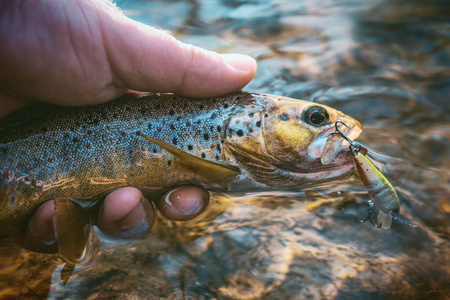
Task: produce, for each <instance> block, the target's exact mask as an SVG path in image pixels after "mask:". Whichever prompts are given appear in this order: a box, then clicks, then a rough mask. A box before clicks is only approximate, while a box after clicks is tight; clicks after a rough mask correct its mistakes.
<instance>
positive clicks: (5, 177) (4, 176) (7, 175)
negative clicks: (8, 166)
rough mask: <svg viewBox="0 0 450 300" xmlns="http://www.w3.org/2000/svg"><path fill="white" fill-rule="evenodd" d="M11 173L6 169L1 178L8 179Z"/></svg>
mask: <svg viewBox="0 0 450 300" xmlns="http://www.w3.org/2000/svg"><path fill="white" fill-rule="evenodd" d="M10 175H11V174H10V173H9V172H8V171H5V172H3V179H9V176H10Z"/></svg>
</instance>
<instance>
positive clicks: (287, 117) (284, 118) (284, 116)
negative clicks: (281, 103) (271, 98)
mask: <svg viewBox="0 0 450 300" xmlns="http://www.w3.org/2000/svg"><path fill="white" fill-rule="evenodd" d="M279 118H280V120H281V121H288V120H289V119H290V118H289V116H288V115H287V114H285V113H282V114H281V115H280V117H279Z"/></svg>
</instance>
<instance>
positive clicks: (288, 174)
mask: <svg viewBox="0 0 450 300" xmlns="http://www.w3.org/2000/svg"><path fill="white" fill-rule="evenodd" d="M286 99H287V100H286ZM295 101H298V102H295ZM285 102H286V103H288V104H287V105H286V107H288V108H289V109H290V108H292V109H291V112H289V109H288V108H285V106H284V103H285ZM305 103H306V104H305ZM308 105H311V103H310V102H306V101H300V100H293V99H288V98H281V97H275V96H269V95H260V94H252V93H244V92H237V93H233V94H230V95H227V96H223V97H218V98H208V99H187V98H183V97H178V96H174V95H169V94H161V95H160V94H144V95H143V94H137V93H136V94H127V95H124V96H122V97H120V98H118V99H116V100H114V101H111V102H109V103H105V104H101V105H96V106H90V107H60V106H53V105H48V106H45V105H40V106H35V107H28V108H26V109H25V110H23V111H21V112H18V113H17V114H16V115H13V116H11V117H10V118H7V119H5V120H2V121H0V236H7V235H11V234H14V233H16V232H17V231H19V230H20V229H21V228H22V227H23V226H24V224H25V223H26V220H28V219H29V217H30V215H31V214H32V213H33V211H34V210H35V209H36V208H37V207H38V206H39V205H40V204H42V203H43V202H45V201H47V200H49V199H52V198H55V197H57V196H67V197H69V198H70V199H72V200H73V201H75V202H76V203H78V204H80V205H81V206H84V207H89V206H91V205H92V204H93V203H95V202H96V201H97V200H98V199H99V198H101V197H102V196H104V195H105V194H107V193H108V192H109V191H111V190H113V189H115V188H118V187H122V186H133V187H138V188H140V189H141V190H144V191H145V190H159V191H163V190H167V189H168V188H170V187H173V186H177V185H180V184H195V185H199V186H203V187H205V188H207V189H211V190H216V191H250V190H254V189H265V188H267V187H270V186H296V185H297V186H298V185H301V184H310V183H315V182H321V181H322V182H323V181H324V180H329V179H333V178H337V177H339V176H343V175H346V174H348V173H349V169H348V168H347V169H345V170H344V169H342V170H339V171H336V170H335V171H336V172H335V173H336V174H334V175H332V176H329V175H327V176H324V177H323V178H317V177H314V176H309V177H308V176H306V175H305V174H303V173H302V175H301V176H299V175H298V173H294V172H293V171H292V170H289V168H291V169H292V168H293V167H296V168H303V169H305V170H306V169H307V167H308V166H311V167H312V168H313V169H317V168H320V166H319V165H318V163H319V162H318V160H317V159H316V158H314V159H313V158H311V157H309V158H308V160H306V161H305V160H304V159H300V160H299V159H298V158H296V156H302V155H303V156H305V155H306V154H307V153H308V151H309V150H310V149H309V148H308V147H310V146H311V143H312V142H313V141H314V138H316V137H317V135H318V134H320V132H322V131H324V130H326V129H330V130H331V128H332V123H334V120H335V119H337V118H341V119H342V118H344V119H342V120H343V121H345V122H346V123H347V124H352V120H353V119H351V118H350V119H351V120H350V119H346V116H345V115H343V114H342V113H340V112H337V111H334V110H332V109H330V108H326V109H327V110H328V111H329V114H330V120H329V122H328V123H329V125H328V124H325V125H326V126H324V127H323V128H307V127H308V126H305V124H302V122H303V121H302V120H301V118H300V116H301V114H302V111H303V110H304V108H305V107H306V106H308ZM280 109H281V110H282V111H285V110H286V112H278V111H279V110H280ZM279 114H283V117H279ZM286 114H297V115H296V116H294V115H292V116H291V117H292V120H291V122H292V121H293V120H294V119H295V118H297V119H298V120H297V121H296V122H297V123H298V126H300V127H301V128H300V129H295V128H293V129H295V130H297V131H295V130H294V132H297V133H296V134H297V135H295V134H294V135H292V134H289V136H283V135H284V134H285V133H283V131H285V128H286V126H287V119H289V116H288V118H286V116H285V115H286ZM348 118H349V117H348ZM353 121H354V120H353ZM355 122H356V123H357V121H355ZM355 122H353V124H356V123H355ZM297 123H296V124H297ZM280 124H281V125H282V126H281V125H280ZM293 124H294V123H293ZM358 124H359V123H357V125H358ZM279 125H280V126H281V127H280V126H279ZM277 126H278V127H280V128H281V129H280V130H279V131H276V130H275V129H273V128H275V127H276V128H278V127H277ZM283 126H284V127H283ZM292 126H293V125H292ZM295 126H297V125H295ZM309 127H311V126H309ZM272 131H273V132H272ZM267 134H269V135H275V136H273V137H270V139H271V140H276V139H281V144H280V145H283V143H291V142H292V141H291V140H294V139H295V140H297V142H296V143H297V144H298V145H295V146H292V147H290V148H292V149H287V148H286V151H285V150H284V148H280V149H281V150H280V149H278V148H279V147H278V146H276V147H275V148H273V146H271V144H270V143H269V142H267V143H266V142H265V140H267V136H266V135H267ZM141 135H145V136H149V137H151V138H153V139H156V140H158V141H162V142H165V143H167V144H169V145H171V146H173V147H176V148H178V149H180V150H182V151H183V152H186V153H188V154H190V155H191V156H192V157H196V158H199V159H201V160H204V161H206V162H214V163H217V164H219V167H220V166H225V167H227V166H230V168H231V169H230V170H238V171H237V172H235V173H233V172H234V171H230V172H231V173H230V174H232V176H230V175H229V173H227V174H228V175H227V176H224V178H221V179H220V180H212V179H211V178H208V176H206V175H205V174H201V173H202V172H198V171H197V172H196V171H195V170H194V169H192V168H189V167H186V166H187V165H186V164H185V163H183V162H182V161H181V160H180V159H178V158H177V157H176V155H173V154H172V153H170V152H169V151H167V149H163V148H161V147H160V146H157V145H156V144H154V143H151V142H149V141H148V140H146V139H145V138H143V137H142V136H141ZM280 135H281V136H280ZM290 139H291V140H290ZM298 139H303V140H302V141H301V142H300V143H299V142H298ZM277 147H278V148H277ZM283 147H284V146H283ZM288 148H289V147H288ZM266 151H269V152H271V153H266ZM279 151H282V152H283V153H278V152H279ZM286 153H288V154H289V153H291V154H289V155H287V156H286V155H285V154H286ZM292 153H293V154H292ZM277 156H279V157H280V158H282V159H281V160H279V159H278V158H276V157H277ZM285 156H286V157H287V158H290V157H292V159H296V161H295V162H294V163H292V162H290V161H288V160H289V159H285V158H284V157H285ZM300 161H301V162H300ZM285 165H286V166H287V165H289V166H288V167H285ZM332 166H333V165H332V164H331V165H330V166H327V168H330V167H332ZM306 171H307V172H306V174H308V173H311V172H310V171H309V170H306ZM311 174H313V173H311ZM285 182H287V183H285Z"/></svg>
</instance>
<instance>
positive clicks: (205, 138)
mask: <svg viewBox="0 0 450 300" xmlns="http://www.w3.org/2000/svg"><path fill="white" fill-rule="evenodd" d="M203 139H204V140H205V141H209V133H207V132H205V133H203Z"/></svg>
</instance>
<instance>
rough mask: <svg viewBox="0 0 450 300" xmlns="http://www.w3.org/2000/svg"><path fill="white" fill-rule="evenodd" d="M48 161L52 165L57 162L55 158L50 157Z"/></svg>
mask: <svg viewBox="0 0 450 300" xmlns="http://www.w3.org/2000/svg"><path fill="white" fill-rule="evenodd" d="M47 161H48V162H49V163H51V164H52V163H54V162H55V158H54V157H53V156H50V157H49V158H47Z"/></svg>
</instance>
